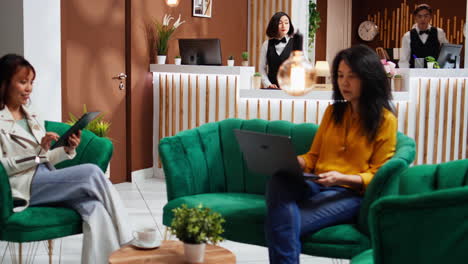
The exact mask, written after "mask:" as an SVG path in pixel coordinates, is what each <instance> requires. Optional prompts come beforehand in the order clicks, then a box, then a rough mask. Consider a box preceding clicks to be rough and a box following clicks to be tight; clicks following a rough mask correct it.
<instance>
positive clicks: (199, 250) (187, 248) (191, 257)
mask: <svg viewBox="0 0 468 264" xmlns="http://www.w3.org/2000/svg"><path fill="white" fill-rule="evenodd" d="M205 246H206V244H205V243H203V244H188V243H184V256H185V261H186V262H188V263H203V260H204V259H205Z"/></svg>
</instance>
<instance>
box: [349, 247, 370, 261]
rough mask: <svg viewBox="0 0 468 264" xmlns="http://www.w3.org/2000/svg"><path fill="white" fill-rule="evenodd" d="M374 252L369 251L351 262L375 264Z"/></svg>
mask: <svg viewBox="0 0 468 264" xmlns="http://www.w3.org/2000/svg"><path fill="white" fill-rule="evenodd" d="M373 253H374V252H373V250H372V249H369V250H366V251H364V252H362V253H361V254H359V255H357V256H355V257H353V259H352V260H351V263H352V264H373V263H374V255H373Z"/></svg>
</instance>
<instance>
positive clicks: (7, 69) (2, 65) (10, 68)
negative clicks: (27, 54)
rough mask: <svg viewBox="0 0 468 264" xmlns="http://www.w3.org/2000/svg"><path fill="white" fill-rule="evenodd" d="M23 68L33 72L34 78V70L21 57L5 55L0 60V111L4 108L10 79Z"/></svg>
mask: <svg viewBox="0 0 468 264" xmlns="http://www.w3.org/2000/svg"><path fill="white" fill-rule="evenodd" d="M23 67H26V68H28V69H29V70H30V71H32V72H33V74H34V77H33V79H34V78H35V77H36V70H35V69H34V67H33V66H32V65H31V63H29V62H28V61H27V60H26V59H25V58H23V56H20V55H17V54H7V55H5V56H3V57H1V58H0V110H3V109H4V108H5V104H6V100H7V96H8V93H9V89H10V84H11V79H12V78H13V76H14V75H15V74H16V73H17V72H18V71H19V70H21V68H23Z"/></svg>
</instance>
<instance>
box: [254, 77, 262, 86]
mask: <svg viewBox="0 0 468 264" xmlns="http://www.w3.org/2000/svg"><path fill="white" fill-rule="evenodd" d="M252 88H254V89H260V88H262V77H261V76H254V77H253V78H252Z"/></svg>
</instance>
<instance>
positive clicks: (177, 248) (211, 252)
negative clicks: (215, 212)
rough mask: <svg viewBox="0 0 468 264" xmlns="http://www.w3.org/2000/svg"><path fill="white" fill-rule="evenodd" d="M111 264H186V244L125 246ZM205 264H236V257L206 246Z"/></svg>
mask: <svg viewBox="0 0 468 264" xmlns="http://www.w3.org/2000/svg"><path fill="white" fill-rule="evenodd" d="M109 263H110V264H121V263H122V264H123V263H125V264H143V263H144V264H166V263H167V264H178V263H185V262H184V244H183V243H182V242H180V241H175V240H165V241H163V242H162V244H161V246H160V247H159V248H156V249H148V250H145V249H139V248H136V247H134V246H131V245H129V246H125V247H122V248H121V249H119V250H117V251H115V252H113V253H112V254H111V255H110V257H109ZM203 263H204V264H219V263H223V264H231V263H232V264H234V263H236V256H235V255H234V254H233V253H232V252H231V251H229V250H227V249H225V248H223V247H220V246H215V245H210V244H206V251H205V261H204V262H203Z"/></svg>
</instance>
